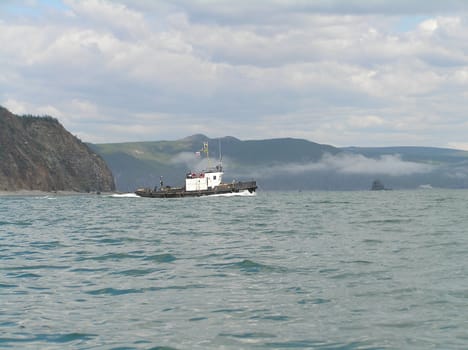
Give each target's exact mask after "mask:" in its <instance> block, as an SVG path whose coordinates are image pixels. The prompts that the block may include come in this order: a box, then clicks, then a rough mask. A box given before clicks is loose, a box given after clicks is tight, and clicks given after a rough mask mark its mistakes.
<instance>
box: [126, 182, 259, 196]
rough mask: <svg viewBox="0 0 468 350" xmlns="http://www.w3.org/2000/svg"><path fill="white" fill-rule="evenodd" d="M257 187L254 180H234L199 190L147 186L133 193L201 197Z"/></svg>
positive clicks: (250, 190)
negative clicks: (149, 187)
mask: <svg viewBox="0 0 468 350" xmlns="http://www.w3.org/2000/svg"><path fill="white" fill-rule="evenodd" d="M256 189H257V183H256V181H248V182H234V183H230V184H220V185H219V186H216V187H214V188H212V189H207V190H200V191H186V190H185V188H184V187H179V188H171V187H166V188H163V189H159V190H151V189H148V188H144V189H138V190H136V191H135V194H136V195H138V196H140V197H148V198H180V197H201V196H211V195H216V194H226V193H240V192H244V191H248V192H250V193H253V192H255V190H256Z"/></svg>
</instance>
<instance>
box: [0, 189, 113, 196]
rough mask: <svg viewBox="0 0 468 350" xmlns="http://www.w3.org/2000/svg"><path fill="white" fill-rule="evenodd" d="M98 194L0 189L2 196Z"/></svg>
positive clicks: (94, 194)
mask: <svg viewBox="0 0 468 350" xmlns="http://www.w3.org/2000/svg"><path fill="white" fill-rule="evenodd" d="M114 193H115V192H105V193H104V192H102V193H101V195H109V194H114ZM88 195H92V196H96V195H98V194H97V193H96V192H75V191H54V192H47V191H39V190H17V191H0V197H13V196H18V197H23V196H24V197H25V196H31V197H37V196H88Z"/></svg>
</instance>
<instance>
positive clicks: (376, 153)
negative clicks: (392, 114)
mask: <svg viewBox="0 0 468 350" xmlns="http://www.w3.org/2000/svg"><path fill="white" fill-rule="evenodd" d="M206 141H208V142H209V145H210V159H211V162H212V163H213V162H215V161H217V160H218V159H219V157H220V154H221V155H222V161H223V165H224V168H225V172H226V174H225V179H226V180H227V181H229V180H231V179H236V180H249V179H255V180H257V182H258V185H259V187H260V189H267V190H355V189H360V190H362V189H370V188H371V185H372V182H373V181H374V180H376V179H379V180H380V181H381V182H382V183H384V185H385V187H387V188H394V189H405V188H418V187H419V186H421V185H422V186H424V187H425V188H429V187H431V186H432V187H444V188H466V187H468V152H464V151H459V150H451V149H441V148H425V147H389V148H357V147H349V148H336V147H333V146H329V145H323V144H318V143H314V142H310V141H307V140H301V139H294V138H283V139H268V140H248V141H241V140H239V139H237V138H234V137H231V136H228V137H222V138H215V139H210V138H208V137H207V136H205V135H200V134H198V135H193V136H190V137H186V138H184V139H181V140H176V141H154V142H131V143H114V144H96V145H90V147H91V148H92V149H94V150H95V151H96V152H97V153H99V154H100V155H101V156H102V157H103V158H104V159H105V160H106V162H107V163H108V165H109V166H110V168H111V169H112V171H113V173H114V176H115V181H116V185H117V188H118V190H120V191H133V190H134V189H135V188H137V187H153V186H155V185H157V184H158V183H159V179H160V176H162V177H163V178H164V183H165V184H168V185H173V186H180V185H182V184H183V181H184V174H185V173H186V172H187V171H190V170H201V169H203V168H204V167H206V166H207V165H208V164H207V161H206V160H201V159H199V158H197V157H196V152H197V151H200V149H201V148H202V145H203V142H206ZM428 185H430V186H428Z"/></svg>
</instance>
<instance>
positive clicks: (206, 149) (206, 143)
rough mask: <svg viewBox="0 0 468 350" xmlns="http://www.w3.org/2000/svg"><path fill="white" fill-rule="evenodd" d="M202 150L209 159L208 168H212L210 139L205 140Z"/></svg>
mask: <svg viewBox="0 0 468 350" xmlns="http://www.w3.org/2000/svg"><path fill="white" fill-rule="evenodd" d="M202 152H203V153H205V156H206V159H207V160H208V169H209V168H211V161H210V153H209V152H208V141H207V142H203V149H202Z"/></svg>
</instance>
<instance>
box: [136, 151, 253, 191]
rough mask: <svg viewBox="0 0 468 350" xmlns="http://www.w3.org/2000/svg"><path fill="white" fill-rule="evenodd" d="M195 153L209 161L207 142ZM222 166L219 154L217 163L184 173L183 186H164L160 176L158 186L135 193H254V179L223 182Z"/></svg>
mask: <svg viewBox="0 0 468 350" xmlns="http://www.w3.org/2000/svg"><path fill="white" fill-rule="evenodd" d="M196 153H197V154H201V153H204V154H205V156H206V158H207V159H208V165H209V164H210V161H209V152H208V142H204V143H203V148H202V149H201V151H200V152H196ZM223 175H224V171H223V166H222V158H221V156H220V160H219V164H218V165H216V166H214V167H210V166H208V168H207V169H205V170H203V171H200V172H192V171H190V172H188V173H187V174H186V175H185V186H183V187H171V186H165V185H164V182H163V179H162V177H161V178H160V183H159V187H157V186H156V187H155V188H154V189H151V188H139V189H137V190H136V191H135V194H136V195H138V196H140V197H149V198H179V197H201V196H211V195H220V194H229V193H243V192H248V193H254V192H255V191H256V189H257V182H256V181H232V182H230V183H224V182H223Z"/></svg>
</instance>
